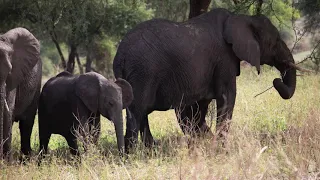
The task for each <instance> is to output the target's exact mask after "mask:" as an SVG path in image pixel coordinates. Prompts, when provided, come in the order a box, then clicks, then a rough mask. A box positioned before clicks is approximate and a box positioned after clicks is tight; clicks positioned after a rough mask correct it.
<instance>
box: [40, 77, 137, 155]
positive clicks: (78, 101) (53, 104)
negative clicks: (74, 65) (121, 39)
mask: <svg viewBox="0 0 320 180" xmlns="http://www.w3.org/2000/svg"><path fill="white" fill-rule="evenodd" d="M132 99H133V93H132V88H131V86H130V84H129V83H128V82H127V81H125V80H123V79H120V78H119V79H117V80H116V81H115V82H112V81H109V80H107V79H106V78H104V77H103V76H102V75H100V74H98V73H94V72H89V73H85V74H82V75H77V76H74V75H72V74H70V73H68V72H61V73H60V74H58V75H57V76H55V77H53V78H51V79H49V80H48V81H47V82H46V84H45V85H44V87H43V89H42V92H41V95H40V101H39V112H38V114H39V136H40V150H44V153H47V149H48V143H49V140H50V136H51V134H60V135H62V136H64V137H65V138H66V140H67V142H68V145H69V147H70V151H71V153H72V154H74V155H76V154H77V155H78V145H77V136H76V133H77V130H79V129H81V130H83V129H82V127H85V126H86V125H89V129H91V128H92V127H96V128H98V132H99V130H100V114H101V115H103V116H104V117H106V118H108V119H110V120H112V121H113V122H114V125H115V131H116V136H117V143H118V149H119V151H120V152H122V150H123V148H124V135H123V118H122V109H123V108H126V107H127V106H129V104H130V103H131V101H132ZM84 129H85V130H86V128H84ZM80 132H81V131H80ZM83 132H87V131H83ZM82 135H83V134H82ZM94 136H95V139H96V140H97V139H98V137H99V133H95V135H94Z"/></svg>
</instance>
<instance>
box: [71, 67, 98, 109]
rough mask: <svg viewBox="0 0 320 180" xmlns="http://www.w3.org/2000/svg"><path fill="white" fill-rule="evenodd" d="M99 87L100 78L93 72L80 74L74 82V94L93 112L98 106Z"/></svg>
mask: <svg viewBox="0 0 320 180" xmlns="http://www.w3.org/2000/svg"><path fill="white" fill-rule="evenodd" d="M100 87H101V85H100V80H99V78H97V77H96V76H95V74H93V73H85V74H82V75H80V76H79V77H78V79H77V80H76V82H75V92H76V95H77V96H78V97H79V98H80V99H81V100H82V102H83V103H84V104H85V105H86V106H87V108H88V109H89V110H90V111H92V112H94V113H96V112H97V111H98V108H99V93H100Z"/></svg>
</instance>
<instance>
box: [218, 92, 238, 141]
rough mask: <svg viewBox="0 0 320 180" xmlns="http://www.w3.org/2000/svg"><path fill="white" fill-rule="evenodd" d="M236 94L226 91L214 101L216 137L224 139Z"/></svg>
mask: <svg viewBox="0 0 320 180" xmlns="http://www.w3.org/2000/svg"><path fill="white" fill-rule="evenodd" d="M235 98H236V92H235V91H228V92H227V93H224V94H222V95H221V96H220V97H218V98H217V99H216V103H217V123H216V131H217V133H218V137H226V135H227V133H228V131H229V128H230V121H231V119H232V113H233V108H234V104H235Z"/></svg>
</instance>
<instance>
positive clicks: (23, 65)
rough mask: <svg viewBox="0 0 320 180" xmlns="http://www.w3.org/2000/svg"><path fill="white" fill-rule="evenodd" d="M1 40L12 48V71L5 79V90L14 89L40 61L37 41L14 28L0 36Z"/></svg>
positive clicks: (23, 31)
mask: <svg viewBox="0 0 320 180" xmlns="http://www.w3.org/2000/svg"><path fill="white" fill-rule="evenodd" d="M1 39H2V40H4V41H5V42H7V43H8V44H10V45H11V46H12V50H13V52H12V56H11V65H12V70H11V73H10V74H9V75H8V78H7V81H6V83H7V88H8V89H9V90H11V89H14V88H16V87H17V86H18V84H19V83H21V81H22V80H23V79H24V77H26V76H28V74H29V73H30V72H31V71H32V69H33V68H34V66H35V65H36V64H37V62H38V61H40V44H39V41H38V40H37V39H36V38H35V37H34V36H33V34H31V33H30V32H29V31H28V30H27V29H25V28H21V27H19V28H15V29H12V30H10V31H8V32H7V33H5V34H3V35H2V36H1Z"/></svg>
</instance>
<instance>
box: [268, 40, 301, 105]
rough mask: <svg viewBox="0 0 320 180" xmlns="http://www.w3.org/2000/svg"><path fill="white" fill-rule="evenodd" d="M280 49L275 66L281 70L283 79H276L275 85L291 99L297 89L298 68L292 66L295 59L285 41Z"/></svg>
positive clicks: (286, 97)
mask: <svg viewBox="0 0 320 180" xmlns="http://www.w3.org/2000/svg"><path fill="white" fill-rule="evenodd" d="M278 51H279V53H278V57H277V61H276V62H275V67H276V68H277V69H278V70H279V71H280V72H281V78H282V79H280V78H276V79H274V80H273V86H274V87H275V89H276V90H277V91H278V92H279V94H280V96H281V97H282V98H283V99H290V98H291V97H292V96H293V94H294V92H295V90H296V77H297V74H296V72H297V70H296V69H295V68H292V67H291V66H290V63H294V59H293V57H292V54H291V52H290V50H289V49H288V48H287V46H286V45H285V44H284V42H283V43H281V44H280V46H279V48H278Z"/></svg>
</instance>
